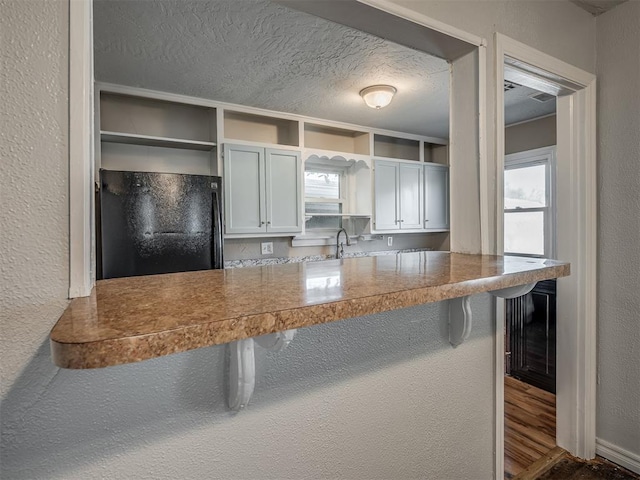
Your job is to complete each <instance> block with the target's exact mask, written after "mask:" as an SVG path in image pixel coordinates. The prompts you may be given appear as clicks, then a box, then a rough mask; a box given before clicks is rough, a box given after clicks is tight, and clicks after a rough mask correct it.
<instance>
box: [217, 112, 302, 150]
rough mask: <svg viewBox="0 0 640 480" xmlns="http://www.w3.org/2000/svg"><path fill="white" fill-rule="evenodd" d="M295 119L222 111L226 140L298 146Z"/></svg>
mask: <svg viewBox="0 0 640 480" xmlns="http://www.w3.org/2000/svg"><path fill="white" fill-rule="evenodd" d="M298 125H299V123H298V122H297V121H295V120H288V119H286V118H279V117H275V116H267V115H257V114H253V113H246V112H238V111H232V110H225V111H224V137H225V139H228V140H233V141H241V142H255V143H261V144H265V143H266V144H270V145H278V146H291V147H298V146H300V135H299V132H298Z"/></svg>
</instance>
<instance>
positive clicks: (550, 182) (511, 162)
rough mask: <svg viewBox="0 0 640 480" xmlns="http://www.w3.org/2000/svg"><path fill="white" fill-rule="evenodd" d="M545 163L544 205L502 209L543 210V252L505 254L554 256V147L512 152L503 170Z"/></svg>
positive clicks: (507, 253)
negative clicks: (539, 253)
mask: <svg viewBox="0 0 640 480" xmlns="http://www.w3.org/2000/svg"><path fill="white" fill-rule="evenodd" d="M537 165H545V166H546V170H545V201H546V205H547V206H546V207H538V208H524V207H523V208H514V209H507V208H505V209H504V213H505V214H506V213H523V212H544V229H545V231H544V252H543V254H542V255H536V254H530V253H522V252H507V251H505V252H504V254H505V255H518V256H522V257H536V258H556V147H555V146H551V147H543V148H536V149H534V150H527V151H524V152H518V153H512V154H510V155H505V157H504V170H505V172H506V171H507V170H512V169H517V168H527V167H534V166H537Z"/></svg>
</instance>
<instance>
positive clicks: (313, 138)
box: [304, 122, 371, 155]
mask: <svg viewBox="0 0 640 480" xmlns="http://www.w3.org/2000/svg"><path fill="white" fill-rule="evenodd" d="M370 137H371V134H370V133H369V132H362V131H358V130H351V129H346V128H338V127H332V126H328V125H320V124H315V123H309V122H305V124H304V146H305V147H306V148H317V149H321V150H330V151H334V152H344V153H356V154H360V155H369V143H370Z"/></svg>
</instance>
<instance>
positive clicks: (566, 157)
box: [494, 33, 597, 472]
mask: <svg viewBox="0 0 640 480" xmlns="http://www.w3.org/2000/svg"><path fill="white" fill-rule="evenodd" d="M495 44H496V55H495V60H494V61H495V64H494V68H495V79H496V85H495V88H496V90H495V95H496V105H495V107H496V111H495V115H496V139H495V141H496V171H495V174H496V244H497V253H498V254H499V255H500V254H502V253H503V251H504V245H503V243H504V242H503V233H504V221H503V220H504V217H503V215H502V212H503V211H504V191H503V190H504V185H503V183H504V179H503V172H504V159H505V153H504V136H505V123H504V88H503V81H504V62H505V57H507V56H508V57H510V58H511V59H515V60H517V61H519V62H522V63H525V64H527V65H530V66H532V67H533V68H535V69H537V71H538V72H543V73H544V72H547V74H548V79H549V81H550V82H554V81H555V80H557V79H558V78H562V79H566V80H568V81H569V82H566V83H565V84H568V83H571V82H572V83H573V84H576V85H577V87H576V88H577V90H575V91H573V93H571V94H568V95H565V96H562V97H558V102H557V118H558V120H557V125H558V126H557V128H558V144H557V203H556V205H557V226H558V228H557V246H558V249H557V254H558V258H560V259H562V260H564V261H569V262H571V276H570V277H568V278H565V279H560V280H559V281H558V297H557V305H558V318H562V322H558V332H557V342H558V344H559V345H562V346H563V348H562V349H558V357H557V365H558V367H557V384H558V389H557V392H558V393H557V397H556V398H557V419H558V421H557V427H556V428H557V433H556V441H557V444H558V445H559V446H560V447H563V448H565V449H566V450H568V451H569V452H570V453H571V454H573V455H575V456H578V457H581V458H587V459H590V458H593V457H594V456H595V447H596V446H595V400H596V388H595V387H596V363H595V362H596V360H595V359H596V342H595V338H596V312H597V306H596V266H597V264H596V259H597V249H596V242H597V229H596V225H597V201H596V194H597V190H596V174H597V170H596V132H595V125H596V112H595V88H596V81H595V76H594V75H593V74H590V73H588V72H584V71H582V70H580V69H578V68H576V67H574V66H572V65H569V64H567V63H565V62H562V61H560V60H558V59H556V58H553V57H551V56H549V55H547V54H545V53H542V52H540V51H538V50H536V49H534V48H531V47H528V46H527V45H524V44H522V43H520V42H517V41H515V40H513V39H511V38H509V37H506V36H504V35H502V34H499V33H496V42H495ZM496 314H497V317H496V341H495V344H496V352H495V353H496V358H495V366H496V386H495V387H496V388H495V392H496V471H497V472H502V471H504V387H503V376H504V338H502V337H503V334H504V333H503V332H504V327H505V319H504V302H503V301H501V300H500V301H498V308H497V309H496Z"/></svg>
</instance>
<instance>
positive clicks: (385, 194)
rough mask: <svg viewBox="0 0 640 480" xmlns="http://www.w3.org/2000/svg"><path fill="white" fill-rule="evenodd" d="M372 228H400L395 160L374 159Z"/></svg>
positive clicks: (398, 176) (398, 180) (397, 173)
mask: <svg viewBox="0 0 640 480" xmlns="http://www.w3.org/2000/svg"><path fill="white" fill-rule="evenodd" d="M373 175H374V176H373V178H374V193H373V198H374V199H375V201H374V220H373V224H374V227H373V228H374V229H375V230H398V229H399V228H400V218H399V217H400V199H399V197H398V190H399V188H400V169H399V164H398V163H397V162H389V161H383V160H376V161H375V166H374V173H373Z"/></svg>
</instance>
